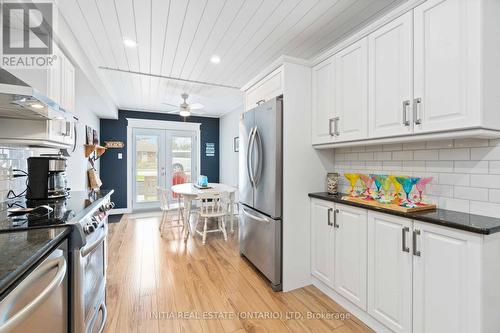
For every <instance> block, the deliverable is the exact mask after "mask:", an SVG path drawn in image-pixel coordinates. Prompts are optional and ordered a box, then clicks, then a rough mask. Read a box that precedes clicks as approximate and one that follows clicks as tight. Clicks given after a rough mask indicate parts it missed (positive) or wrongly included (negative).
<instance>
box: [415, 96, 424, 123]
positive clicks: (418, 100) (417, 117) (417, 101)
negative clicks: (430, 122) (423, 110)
mask: <svg viewBox="0 0 500 333" xmlns="http://www.w3.org/2000/svg"><path fill="white" fill-rule="evenodd" d="M420 104H422V99H421V98H420V97H419V98H415V99H414V100H413V122H414V123H415V125H420V124H422V118H420Z"/></svg>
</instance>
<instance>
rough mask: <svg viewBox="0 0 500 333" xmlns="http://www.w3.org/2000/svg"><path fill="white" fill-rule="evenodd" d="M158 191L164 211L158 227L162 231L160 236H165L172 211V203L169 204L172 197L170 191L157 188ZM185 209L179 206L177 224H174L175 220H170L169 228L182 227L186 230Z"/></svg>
mask: <svg viewBox="0 0 500 333" xmlns="http://www.w3.org/2000/svg"><path fill="white" fill-rule="evenodd" d="M156 190H157V192H158V198H159V199H160V209H161V211H162V216H161V221H160V225H159V227H158V229H159V231H160V235H163V230H164V229H165V226H166V224H167V223H168V220H169V219H168V213H169V211H170V202H169V196H170V194H171V193H170V190H168V189H166V188H163V187H160V186H157V187H156ZM183 221H184V209H183V207H182V206H181V205H180V204H179V207H178V219H177V223H174V219H173V218H172V219H171V220H170V223H169V224H170V225H169V226H168V228H176V227H182V229H183V230H184V227H185V226H184V223H183Z"/></svg>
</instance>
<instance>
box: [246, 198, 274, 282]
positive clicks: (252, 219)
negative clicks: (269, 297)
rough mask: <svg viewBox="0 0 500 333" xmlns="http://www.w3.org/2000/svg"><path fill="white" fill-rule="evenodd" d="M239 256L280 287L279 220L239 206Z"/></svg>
mask: <svg viewBox="0 0 500 333" xmlns="http://www.w3.org/2000/svg"><path fill="white" fill-rule="evenodd" d="M239 215H240V226H239V238H240V254H241V255H243V256H245V257H246V258H247V259H248V260H249V261H250V262H251V263H252V264H253V265H254V266H255V267H256V268H257V269H258V270H259V271H260V272H261V273H262V274H264V276H265V277H267V278H268V279H269V281H271V286H272V288H273V290H275V291H280V290H282V286H281V271H282V268H281V255H282V253H281V220H275V219H271V218H269V217H267V216H265V215H263V214H261V213H259V212H257V211H255V210H253V209H251V208H249V207H247V206H245V205H241V206H240V212H239Z"/></svg>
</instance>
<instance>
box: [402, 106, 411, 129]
mask: <svg viewBox="0 0 500 333" xmlns="http://www.w3.org/2000/svg"><path fill="white" fill-rule="evenodd" d="M409 106H410V101H409V100H406V101H403V125H404V126H410V121H409V120H408V107H409Z"/></svg>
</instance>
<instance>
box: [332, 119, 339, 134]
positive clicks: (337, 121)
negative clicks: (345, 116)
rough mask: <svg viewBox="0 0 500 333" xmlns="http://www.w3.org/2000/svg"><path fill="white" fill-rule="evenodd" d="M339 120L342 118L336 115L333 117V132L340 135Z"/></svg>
mask: <svg viewBox="0 0 500 333" xmlns="http://www.w3.org/2000/svg"><path fill="white" fill-rule="evenodd" d="M339 121H340V118H339V117H335V118H333V125H334V126H333V133H334V134H335V136H339V135H340V133H339Z"/></svg>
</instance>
